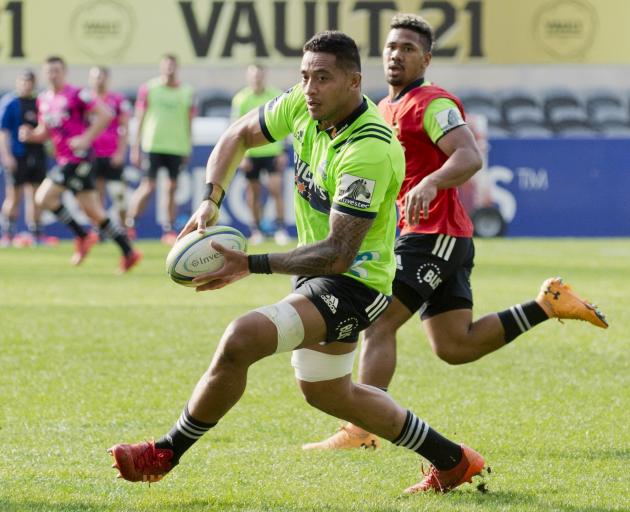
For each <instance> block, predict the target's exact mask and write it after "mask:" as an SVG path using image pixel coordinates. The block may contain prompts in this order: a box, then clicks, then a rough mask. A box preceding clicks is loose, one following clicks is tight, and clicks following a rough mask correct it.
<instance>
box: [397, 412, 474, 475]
mask: <svg viewBox="0 0 630 512" xmlns="http://www.w3.org/2000/svg"><path fill="white" fill-rule="evenodd" d="M392 443H394V444H396V445H398V446H403V447H404V448H409V449H410V450H413V451H414V452H416V453H417V454H419V455H422V456H423V457H424V458H425V459H427V460H429V462H431V464H433V465H434V466H435V467H436V468H437V469H439V470H448V469H453V468H454V467H455V466H457V464H459V462H460V461H461V460H462V448H461V446H459V445H458V444H455V443H454V442H452V441H449V440H448V439H446V438H445V437H444V436H443V435H441V434H440V433H438V432H436V431H435V430H433V429H432V428H431V427H430V426H429V425H428V423H425V422H424V421H422V420H421V419H420V418H418V417H417V416H416V415H415V414H414V413H412V412H411V411H407V418H406V419H405V424H404V426H403V429H402V430H401V432H400V434H399V435H398V437H397V438H396V439H394V440H393V441H392Z"/></svg>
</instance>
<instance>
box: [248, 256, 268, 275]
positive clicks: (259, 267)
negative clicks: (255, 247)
mask: <svg viewBox="0 0 630 512" xmlns="http://www.w3.org/2000/svg"><path fill="white" fill-rule="evenodd" d="M247 266H248V267H249V271H250V272H251V273H252V274H271V265H270V264H269V255H268V254H250V255H249V256H247Z"/></svg>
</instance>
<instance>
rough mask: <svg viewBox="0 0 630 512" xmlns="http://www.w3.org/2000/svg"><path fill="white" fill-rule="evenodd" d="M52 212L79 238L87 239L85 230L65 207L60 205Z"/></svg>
mask: <svg viewBox="0 0 630 512" xmlns="http://www.w3.org/2000/svg"><path fill="white" fill-rule="evenodd" d="M52 212H53V213H54V214H55V215H56V216H57V218H58V219H59V220H60V221H61V222H63V223H64V224H65V225H66V226H68V228H70V230H72V232H73V233H74V234H75V235H76V236H78V237H79V238H85V237H86V236H87V233H86V232H85V229H83V228H82V227H81V226H80V225H79V223H78V222H77V221H76V220H74V217H72V215H71V214H70V212H69V211H68V209H67V208H66V207H65V206H64V205H60V206H59V208H57V209H56V210H52Z"/></svg>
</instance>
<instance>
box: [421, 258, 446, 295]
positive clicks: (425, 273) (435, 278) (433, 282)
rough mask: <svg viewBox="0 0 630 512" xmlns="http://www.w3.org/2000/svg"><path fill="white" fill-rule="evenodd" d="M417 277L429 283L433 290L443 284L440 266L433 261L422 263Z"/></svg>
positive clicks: (422, 281)
mask: <svg viewBox="0 0 630 512" xmlns="http://www.w3.org/2000/svg"><path fill="white" fill-rule="evenodd" d="M416 277H417V278H418V281H419V282H420V283H426V284H428V285H429V286H430V287H431V288H432V289H433V290H435V289H436V288H437V287H438V286H440V284H442V277H441V276H440V267H438V266H437V265H435V264H433V263H425V264H424V265H422V266H421V267H420V268H419V269H418V271H417V272H416Z"/></svg>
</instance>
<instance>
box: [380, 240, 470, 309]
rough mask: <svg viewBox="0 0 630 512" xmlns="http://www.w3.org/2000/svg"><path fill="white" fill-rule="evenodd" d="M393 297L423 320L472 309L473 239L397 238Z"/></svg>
mask: <svg viewBox="0 0 630 512" xmlns="http://www.w3.org/2000/svg"><path fill="white" fill-rule="evenodd" d="M394 252H395V254H396V276H395V277H394V282H393V285H392V287H393V293H394V296H395V297H396V298H397V299H398V300H400V301H401V302H402V303H403V304H404V305H405V307H407V308H408V309H409V311H411V312H415V311H418V310H420V315H421V317H422V318H423V319H425V318H430V317H432V316H435V315H437V314H440V313H444V312H446V311H452V310H455V309H472V305H473V301H472V300H473V299H472V289H471V286H470V274H471V273H472V268H473V266H474V259H475V246H474V244H473V241H472V238H463V237H453V236H449V235H443V234H426V235H425V234H409V235H404V236H401V237H400V238H398V240H397V241H396V247H395V249H394Z"/></svg>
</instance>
